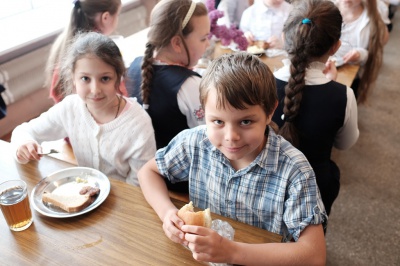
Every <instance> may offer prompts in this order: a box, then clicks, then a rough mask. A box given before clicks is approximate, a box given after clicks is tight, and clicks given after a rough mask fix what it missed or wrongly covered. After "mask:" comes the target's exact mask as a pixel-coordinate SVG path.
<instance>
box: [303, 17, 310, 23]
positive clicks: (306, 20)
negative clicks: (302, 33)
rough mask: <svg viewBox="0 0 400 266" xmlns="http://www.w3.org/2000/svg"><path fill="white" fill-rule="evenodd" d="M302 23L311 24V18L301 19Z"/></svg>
mask: <svg viewBox="0 0 400 266" xmlns="http://www.w3.org/2000/svg"><path fill="white" fill-rule="evenodd" d="M301 23H302V24H311V19H309V18H305V19H303V20H302V21H301Z"/></svg>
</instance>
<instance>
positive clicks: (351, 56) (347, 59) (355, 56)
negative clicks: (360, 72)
mask: <svg viewBox="0 0 400 266" xmlns="http://www.w3.org/2000/svg"><path fill="white" fill-rule="evenodd" d="M358 61H360V52H358V51H357V50H355V49H353V50H351V51H350V52H348V53H347V54H345V55H344V56H343V63H345V64H347V63H357V62H358Z"/></svg>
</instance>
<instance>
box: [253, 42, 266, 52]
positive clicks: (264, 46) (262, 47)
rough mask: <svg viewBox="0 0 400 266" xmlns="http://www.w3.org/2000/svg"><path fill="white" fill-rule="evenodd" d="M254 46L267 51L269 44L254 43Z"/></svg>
mask: <svg viewBox="0 0 400 266" xmlns="http://www.w3.org/2000/svg"><path fill="white" fill-rule="evenodd" d="M255 44H256V46H257V47H259V48H261V49H264V50H266V49H268V47H269V43H268V42H266V41H255Z"/></svg>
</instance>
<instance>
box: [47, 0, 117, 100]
mask: <svg viewBox="0 0 400 266" xmlns="http://www.w3.org/2000/svg"><path fill="white" fill-rule="evenodd" d="M120 6H121V0H78V1H76V2H75V4H74V7H73V8H72V11H71V16H70V21H69V23H68V26H67V27H66V28H64V30H63V32H62V33H61V34H60V35H59V36H58V37H57V39H56V41H55V42H54V44H53V45H52V47H51V50H50V55H49V59H48V60H47V65H46V81H45V86H46V87H48V88H50V87H51V82H52V78H53V75H54V72H55V71H56V72H57V71H58V69H59V64H60V62H61V60H62V57H63V56H64V54H65V51H66V49H67V46H68V45H69V44H70V42H71V40H72V39H73V38H74V36H75V35H76V34H77V33H78V32H88V31H98V29H97V26H96V22H95V17H96V15H97V14H99V13H104V12H109V13H110V14H111V15H115V14H116V13H117V12H118V10H119V7H120ZM63 86H64V82H63V80H61V78H60V77H59V78H58V80H56V82H55V84H54V88H53V90H54V91H53V95H54V97H55V98H57V100H61V99H62V98H63V97H64V96H65V92H64V87H63Z"/></svg>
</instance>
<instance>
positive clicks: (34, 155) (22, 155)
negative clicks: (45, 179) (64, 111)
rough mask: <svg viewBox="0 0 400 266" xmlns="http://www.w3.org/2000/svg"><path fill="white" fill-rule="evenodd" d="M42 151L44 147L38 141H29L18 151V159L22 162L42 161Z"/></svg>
mask: <svg viewBox="0 0 400 266" xmlns="http://www.w3.org/2000/svg"><path fill="white" fill-rule="evenodd" d="M41 150H42V147H41V146H40V145H39V144H38V143H37V142H36V141H29V142H27V143H25V144H23V145H21V146H19V148H18V149H17V158H18V160H19V161H21V162H27V161H31V160H37V161H38V160H40V158H41V157H42V156H41V155H39V154H38V152H39V151H41Z"/></svg>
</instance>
